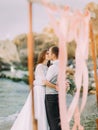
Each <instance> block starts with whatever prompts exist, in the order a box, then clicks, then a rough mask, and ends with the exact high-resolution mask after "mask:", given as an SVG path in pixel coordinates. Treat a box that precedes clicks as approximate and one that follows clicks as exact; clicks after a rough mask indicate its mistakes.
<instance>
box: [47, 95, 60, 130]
mask: <svg viewBox="0 0 98 130" xmlns="http://www.w3.org/2000/svg"><path fill="white" fill-rule="evenodd" d="M45 106H46V114H47V119H48V123H49V126H50V130H61V125H60V115H59V104H58V94H46V95H45Z"/></svg>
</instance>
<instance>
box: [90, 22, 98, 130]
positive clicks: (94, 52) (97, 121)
mask: <svg viewBox="0 0 98 130" xmlns="http://www.w3.org/2000/svg"><path fill="white" fill-rule="evenodd" d="M90 39H91V51H92V59H93V64H94V78H95V83H96V99H97V107H98V75H97V54H96V46H95V41H94V34H93V28H92V23H91V22H90ZM96 124H97V130H98V119H96Z"/></svg>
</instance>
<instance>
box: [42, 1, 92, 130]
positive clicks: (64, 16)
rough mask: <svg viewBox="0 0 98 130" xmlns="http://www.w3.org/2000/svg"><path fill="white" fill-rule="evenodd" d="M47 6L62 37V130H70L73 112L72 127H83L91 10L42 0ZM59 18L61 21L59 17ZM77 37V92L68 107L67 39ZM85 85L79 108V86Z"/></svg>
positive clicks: (57, 31)
mask: <svg viewBox="0 0 98 130" xmlns="http://www.w3.org/2000/svg"><path fill="white" fill-rule="evenodd" d="M43 3H44V6H45V7H46V10H47V12H48V15H49V18H50V21H51V25H52V27H53V29H54V31H55V33H56V35H57V37H58V38H59V75H58V86H59V108H60V119H61V127H62V130H69V129H70V127H69V122H70V120H71V119H72V116H73V115H74V120H75V123H74V125H73V128H72V130H76V129H77V128H78V129H79V130H83V129H84V128H83V126H81V124H80V114H81V113H82V111H83V109H84V106H85V104H86V100H87V92H88V70H87V66H86V60H87V58H88V43H89V42H88V38H89V36H88V35H89V19H90V14H89V12H85V14H83V13H81V12H80V11H77V12H75V13H71V12H70V10H69V7H68V6H65V8H62V9H60V8H59V7H57V6H54V5H49V4H47V3H46V2H45V0H43ZM55 14H57V15H58V17H59V23H58V22H57V17H56V16H55ZM73 39H75V41H76V45H77V47H76V53H75V61H76V71H75V83H76V87H77V91H76V93H75V96H74V97H73V100H72V102H71V104H70V106H69V108H67V105H66V89H65V87H66V86H65V79H66V74H65V72H66V66H67V42H68V41H71V40H73ZM82 85H83V97H82V103H81V106H80V110H79V107H78V101H79V97H80V89H81V86H82Z"/></svg>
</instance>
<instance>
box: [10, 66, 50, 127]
mask: <svg viewBox="0 0 98 130" xmlns="http://www.w3.org/2000/svg"><path fill="white" fill-rule="evenodd" d="M47 69H48V67H47V66H46V65H43V64H38V65H37V67H36V70H35V81H34V111H35V115H34V116H35V117H34V118H35V119H37V121H38V130H49V126H48V122H47V117H46V111H45V87H44V86H43V85H42V80H44V79H45V75H46V72H47ZM32 122H33V121H32V91H31V92H30V94H29V96H28V98H27V100H26V102H25V104H24V106H23V108H22V110H21V111H20V113H19V115H18V117H17V119H16V120H15V122H14V124H13V126H12V128H11V130H33V124H32Z"/></svg>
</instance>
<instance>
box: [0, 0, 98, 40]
mask: <svg viewBox="0 0 98 130" xmlns="http://www.w3.org/2000/svg"><path fill="white" fill-rule="evenodd" d="M50 1H53V2H56V3H57V4H58V5H59V4H62V5H64V4H67V5H69V6H70V7H71V8H72V9H73V10H75V9H83V8H84V6H85V4H86V3H88V2H91V1H93V2H96V3H98V0H50ZM32 10H33V31H34V32H38V33H40V32H41V31H42V29H43V28H44V27H45V26H47V25H48V23H49V19H48V16H47V14H46V11H45V8H44V7H43V6H42V5H41V4H38V3H33V8H32ZM28 26H29V25H28V2H27V0H0V40H3V39H6V38H9V39H13V38H15V37H16V36H17V35H19V34H22V33H27V32H28Z"/></svg>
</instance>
